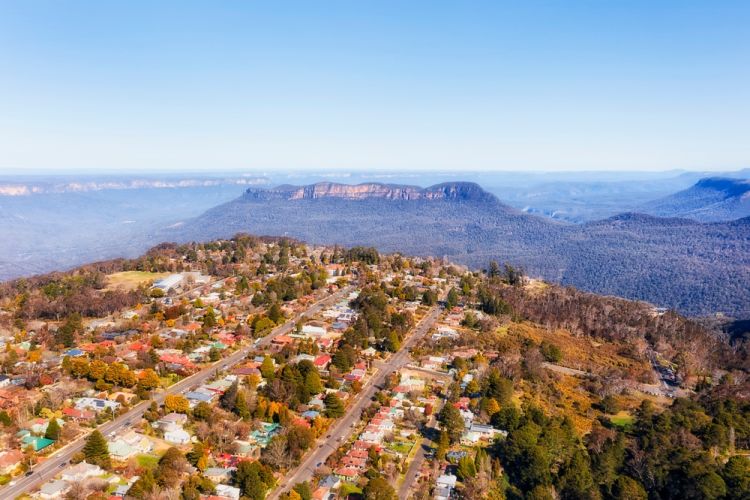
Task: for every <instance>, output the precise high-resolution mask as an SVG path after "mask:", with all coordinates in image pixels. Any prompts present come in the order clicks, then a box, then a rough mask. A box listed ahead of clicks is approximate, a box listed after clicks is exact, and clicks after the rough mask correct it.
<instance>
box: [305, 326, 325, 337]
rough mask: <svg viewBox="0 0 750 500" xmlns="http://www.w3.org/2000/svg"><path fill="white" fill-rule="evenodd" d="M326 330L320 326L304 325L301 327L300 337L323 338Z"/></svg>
mask: <svg viewBox="0 0 750 500" xmlns="http://www.w3.org/2000/svg"><path fill="white" fill-rule="evenodd" d="M326 332H327V331H326V329H325V328H323V327H322V326H314V325H305V326H303V327H302V332H301V333H302V335H305V336H306V337H324V336H325V334H326Z"/></svg>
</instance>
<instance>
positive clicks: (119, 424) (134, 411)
mask: <svg viewBox="0 0 750 500" xmlns="http://www.w3.org/2000/svg"><path fill="white" fill-rule="evenodd" d="M353 289H354V287H351V286H349V287H346V288H343V289H341V290H339V291H338V292H336V293H335V294H333V295H329V296H327V297H324V298H322V299H320V300H319V301H317V302H315V303H314V304H313V305H311V306H310V307H309V308H307V309H306V310H305V311H303V312H302V313H300V314H298V315H296V316H294V317H293V318H291V319H289V320H288V321H287V322H286V323H284V324H283V325H281V326H279V327H277V328H275V329H274V330H272V331H271V333H269V334H268V335H266V336H265V337H263V338H262V339H261V340H260V341H258V342H257V343H256V344H255V345H252V344H251V345H249V346H245V347H243V348H242V349H240V350H238V351H236V352H234V353H232V354H231V355H230V356H227V357H226V358H223V359H220V360H219V361H217V362H216V363H214V364H213V365H211V366H209V367H206V368H204V369H203V370H201V371H199V372H198V373H195V374H193V375H191V376H189V377H187V378H185V379H183V380H181V381H179V382H177V383H176V384H174V385H171V386H170V387H168V388H167V389H166V390H164V391H161V392H158V393H156V394H155V395H154V397H153V400H155V401H156V402H157V403H159V404H161V403H163V402H164V398H165V397H166V396H167V395H169V394H178V393H182V392H184V391H187V390H188V389H190V388H192V387H193V386H197V385H200V384H202V383H203V382H205V381H206V380H208V379H209V378H211V377H213V376H214V375H216V373H217V372H219V371H221V370H225V369H227V368H230V367H232V366H234V365H236V364H237V363H239V362H241V361H242V360H244V359H245V358H246V357H247V355H248V354H249V353H250V352H251V351H253V350H255V349H257V348H258V347H265V346H268V345H269V344H270V343H271V341H272V340H273V339H274V337H276V336H278V335H282V334H285V333H289V332H290V331H292V329H293V328H294V326H295V324H296V323H297V321H299V320H300V319H302V318H303V317H305V316H309V315H312V314H315V313H317V312H318V311H320V310H321V309H322V308H323V307H325V306H327V305H329V304H332V303H334V302H336V301H338V300H339V299H341V298H342V297H344V296H346V295H347V294H349V293H350V292H351V291H352V290H353ZM149 406H151V400H148V401H143V402H141V403H139V404H137V405H136V406H134V407H133V408H131V409H130V411H128V412H127V413H124V414H123V415H121V416H119V417H117V418H116V419H114V420H112V421H109V422H105V423H104V424H102V425H100V426H99V427H98V429H99V431H100V432H101V433H102V434H103V435H104V436H105V437H106V436H108V435H109V434H111V433H113V432H114V433H116V432H118V431H120V430H121V429H123V428H127V427H130V426H131V425H133V423H134V422H137V421H138V420H139V419H140V418H141V417H142V416H143V414H144V413H145V412H146V411H147V410H148V408H149ZM86 437H87V436H82V437H80V438H78V439H77V440H75V441H72V442H71V443H69V444H68V445H66V446H64V447H63V448H61V449H60V450H58V451H57V452H56V453H55V454H53V455H52V456H50V457H49V458H48V459H47V460H45V461H44V462H42V463H41V464H38V465H37V466H35V467H34V468H33V469H32V471H33V474H32V475H30V476H20V478H18V479H16V481H15V482H14V483H13V484H10V483H8V484H7V485H6V486H4V487H2V488H0V499H12V498H16V497H18V496H19V495H22V494H24V493H28V492H29V491H31V490H33V489H34V488H35V487H36V486H38V485H39V484H41V483H43V482H44V481H47V480H48V479H50V478H52V477H54V476H56V475H57V474H58V473H60V472H62V471H63V469H64V467H65V465H66V464H68V462H69V461H70V459H71V458H72V456H73V455H74V454H75V453H77V452H78V451H80V450H81V449H82V448H83V446H84V444H85V442H86Z"/></svg>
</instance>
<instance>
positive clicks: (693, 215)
mask: <svg viewBox="0 0 750 500" xmlns="http://www.w3.org/2000/svg"><path fill="white" fill-rule="evenodd" d="M642 211H643V212H644V213H648V214H652V215H657V216H660V217H687V218H690V219H694V220H697V221H700V222H719V221H729V220H735V219H740V218H742V217H748V216H750V180H746V179H730V178H725V177H709V178H706V179H701V180H700V181H698V182H697V183H696V184H695V185H693V186H691V187H690V188H688V189H685V190H683V191H679V192H677V193H675V194H673V195H670V196H667V197H665V198H661V199H658V200H655V201H653V202H650V203H647V204H645V205H643V207H642Z"/></svg>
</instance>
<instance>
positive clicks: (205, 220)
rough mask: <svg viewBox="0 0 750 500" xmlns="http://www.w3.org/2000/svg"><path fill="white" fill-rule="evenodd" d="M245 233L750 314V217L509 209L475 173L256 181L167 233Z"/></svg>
mask: <svg viewBox="0 0 750 500" xmlns="http://www.w3.org/2000/svg"><path fill="white" fill-rule="evenodd" d="M243 231H244V232H251V233H255V234H265V235H285V236H291V237H295V238H299V239H302V240H305V241H308V242H310V243H321V244H322V243H328V244H334V243H338V244H343V245H358V244H362V245H372V246H375V247H377V248H378V249H380V250H382V251H385V252H393V251H401V252H405V253H409V254H415V255H435V256H446V257H448V258H449V259H451V260H453V261H456V262H461V263H465V264H468V265H471V266H485V265H486V264H487V262H488V261H489V260H491V259H496V260H499V261H503V262H509V263H512V264H514V265H518V266H523V267H524V268H525V269H526V270H527V272H528V273H529V274H531V275H534V276H539V277H543V278H545V279H548V280H551V281H556V282H559V283H563V284H570V285H575V286H577V287H579V288H582V289H585V290H589V291H593V292H597V293H604V294H613V295H620V296H623V297H627V298H632V299H639V300H648V301H650V302H653V303H655V304H658V305H661V306H665V307H673V308H676V309H678V310H680V311H682V312H684V313H687V314H694V315H697V314H710V313H712V312H716V311H721V312H725V313H728V314H731V315H737V316H741V317H750V287H748V285H747V283H750V218H748V219H743V220H739V221H735V222H729V223H718V224H700V223H697V222H695V221H690V220H685V219H661V218H656V217H651V216H646V215H638V214H625V215H620V216H617V217H613V218H610V219H606V220H603V221H598V222H595V223H589V224H584V225H572V224H562V223H558V222H555V221H552V220H549V219H543V218H540V217H536V216H533V215H529V214H525V213H523V212H520V211H518V210H516V209H513V208H510V207H508V206H506V205H504V204H502V203H501V202H500V201H499V200H498V199H497V198H496V197H495V196H493V195H491V194H488V193H486V192H485V191H484V190H482V189H481V188H480V187H479V186H478V185H476V184H473V183H448V184H440V185H437V186H432V187H430V188H426V189H420V188H416V187H409V186H393V185H383V184H363V185H357V186H347V185H342V184H330V183H325V184H319V185H312V186H305V187H294V186H281V187H279V188H276V189H273V190H260V189H249V190H248V191H247V192H246V193H245V194H244V195H243V196H241V197H240V198H238V199H236V200H234V201H231V202H229V203H226V204H223V205H219V206H218V207H215V208H213V209H211V210H209V211H207V212H206V213H204V214H203V215H201V216H200V217H198V218H196V219H193V220H190V221H187V222H186V223H185V224H183V225H181V226H179V227H177V228H171V229H169V230H165V231H163V233H162V235H161V236H162V238H163V239H165V240H176V241H190V240H206V239H211V238H220V237H227V236H231V235H233V234H235V233H237V232H243Z"/></svg>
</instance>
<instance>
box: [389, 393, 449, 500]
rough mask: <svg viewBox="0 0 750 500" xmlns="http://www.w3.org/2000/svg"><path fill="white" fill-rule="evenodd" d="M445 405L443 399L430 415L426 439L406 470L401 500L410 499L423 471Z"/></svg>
mask: <svg viewBox="0 0 750 500" xmlns="http://www.w3.org/2000/svg"><path fill="white" fill-rule="evenodd" d="M444 404H445V400H444V399H443V400H442V402H441V403H440V406H439V407H437V408H435V409H434V410H433V412H432V415H430V419H429V420H428V421H427V423H426V424H425V427H426V430H425V436H424V439H422V441H421V442H420V444H419V449H418V450H417V453H416V454H415V455H414V458H413V459H412V461H411V463H410V464H409V468H408V469H406V474H404V480H403V482H402V483H401V486H399V488H398V498H399V499H401V500H405V499H406V498H408V496H409V491H410V490H411V489H412V487H413V486H414V484H415V483H416V480H417V476H418V475H419V472H420V471H421V470H422V463H423V462H424V460H425V457H426V455H427V450H428V449H429V448H431V446H430V444H431V443H432V442H433V440H434V439H435V437H436V434H438V431H437V415H438V413H440V410H442V409H443V405H444Z"/></svg>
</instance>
